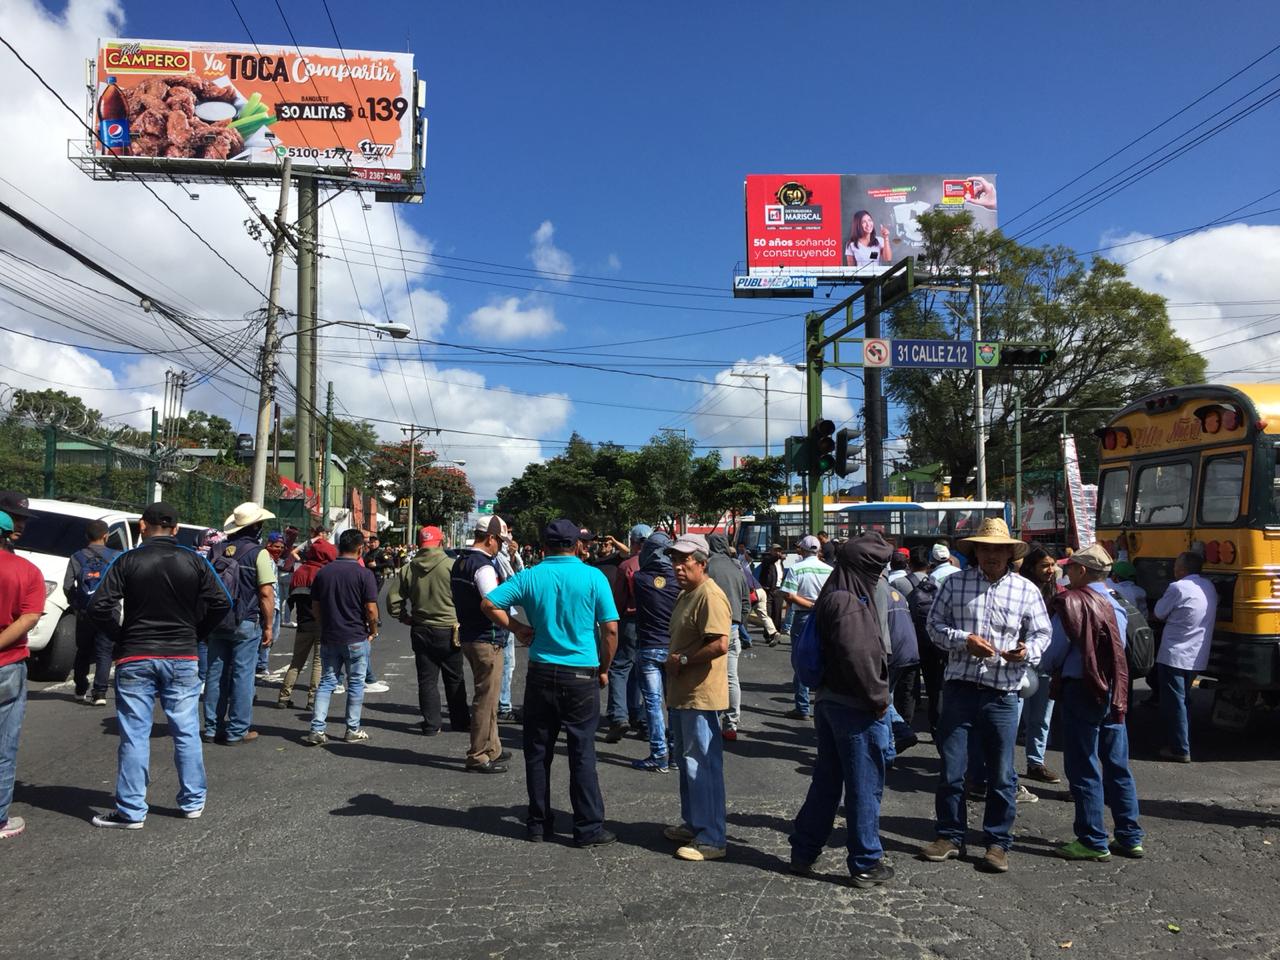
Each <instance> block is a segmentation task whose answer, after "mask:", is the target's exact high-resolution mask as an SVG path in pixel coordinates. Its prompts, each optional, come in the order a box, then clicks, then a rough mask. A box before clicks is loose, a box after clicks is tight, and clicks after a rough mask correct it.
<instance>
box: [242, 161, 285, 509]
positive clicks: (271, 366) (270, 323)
mask: <svg viewBox="0 0 1280 960" xmlns="http://www.w3.org/2000/svg"><path fill="white" fill-rule="evenodd" d="M292 173H293V161H292V160H290V159H288V158H285V161H284V169H283V170H282V171H281V174H280V202H279V204H278V205H277V206H276V222H275V231H274V235H273V237H272V242H271V292H270V295H269V299H268V301H267V329H266V333H265V335H264V337H263V342H262V364H261V369H260V370H259V371H258V425H257V430H256V431H255V433H254V440H253V481H252V487H251V492H250V494H249V499H251V500H252V501H253V502H254V503H258V504H261V503H262V502H263V500H264V499H265V497H266V493H267V451H268V448H269V447H270V445H271V408H272V406H273V404H274V403H275V374H276V355H277V352H278V350H279V349H280V340H279V338H278V336H277V334H276V321H277V320H278V319H279V317H280V279H281V275H282V274H283V273H284V245H285V221H286V219H287V218H288V214H289V188H290V186H291V183H290V179H291V177H292Z"/></svg>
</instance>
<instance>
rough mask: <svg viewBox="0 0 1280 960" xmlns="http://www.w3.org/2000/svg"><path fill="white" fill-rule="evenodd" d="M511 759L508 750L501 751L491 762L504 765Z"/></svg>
mask: <svg viewBox="0 0 1280 960" xmlns="http://www.w3.org/2000/svg"><path fill="white" fill-rule="evenodd" d="M511 757H512V753H511V751H510V750H503V751H502V752H501V753H500V754H498V756H497V759H495V760H493V761H492V762H493V763H506V762H507V761H508V760H510V759H511Z"/></svg>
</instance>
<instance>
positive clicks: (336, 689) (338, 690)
mask: <svg viewBox="0 0 1280 960" xmlns="http://www.w3.org/2000/svg"><path fill="white" fill-rule="evenodd" d="M346 692H347V688H346V687H344V686H343V685H342V684H338V685H337V686H336V687H334V688H333V693H334V696H337V695H338V694H340V693H346Z"/></svg>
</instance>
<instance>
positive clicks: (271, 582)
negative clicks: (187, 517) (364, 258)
mask: <svg viewBox="0 0 1280 960" xmlns="http://www.w3.org/2000/svg"><path fill="white" fill-rule="evenodd" d="M273 519H275V514H274V513H271V512H270V511H268V510H264V509H263V508H262V507H261V506H260V505H259V504H256V503H253V502H247V503H242V504H240V506H238V507H236V509H235V511H234V512H233V513H232V514H231V516H229V517H227V520H226V522H225V523H224V524H223V527H222V529H223V532H224V533H225V534H226V535H227V540H226V542H224V543H221V544H218V545H217V546H216V547H214V549H213V551H212V553H213V556H212V557H211V562H212V563H213V569H214V570H215V571H216V572H217V574H218V578H219V579H220V580H221V581H222V585H223V586H224V587H226V590H227V594H228V595H229V596H230V597H231V599H232V602H233V607H232V610H231V611H230V612H229V613H228V614H227V617H226V619H225V620H223V622H222V623H221V624H220V625H219V626H218V628H217V629H216V630H214V631H213V632H212V633H211V634H209V665H208V667H207V669H206V673H205V694H204V732H203V733H202V734H201V736H202V738H203V739H204V741H205V742H206V743H222V744H226V745H227V746H238V745H239V744H242V743H252V742H253V741H254V740H257V739H258V731H256V730H250V729H249V726H250V723H251V722H252V720H253V674H254V668H255V666H256V665H257V662H258V648H259V645H261V646H264V647H269V646H271V642H272V627H273V622H272V621H273V614H274V612H275V592H276V568H275V563H274V561H273V560H272V559H271V554H269V553H267V551H266V550H265V549H264V548H263V546H262V543H261V538H262V525H263V524H264V523H266V521H268V520H273Z"/></svg>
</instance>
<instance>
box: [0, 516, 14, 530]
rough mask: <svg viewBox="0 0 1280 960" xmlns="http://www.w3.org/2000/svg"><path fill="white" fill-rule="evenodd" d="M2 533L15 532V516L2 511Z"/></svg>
mask: <svg viewBox="0 0 1280 960" xmlns="http://www.w3.org/2000/svg"><path fill="white" fill-rule="evenodd" d="M0 533H13V517H11V516H9V515H8V514H7V513H0Z"/></svg>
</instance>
